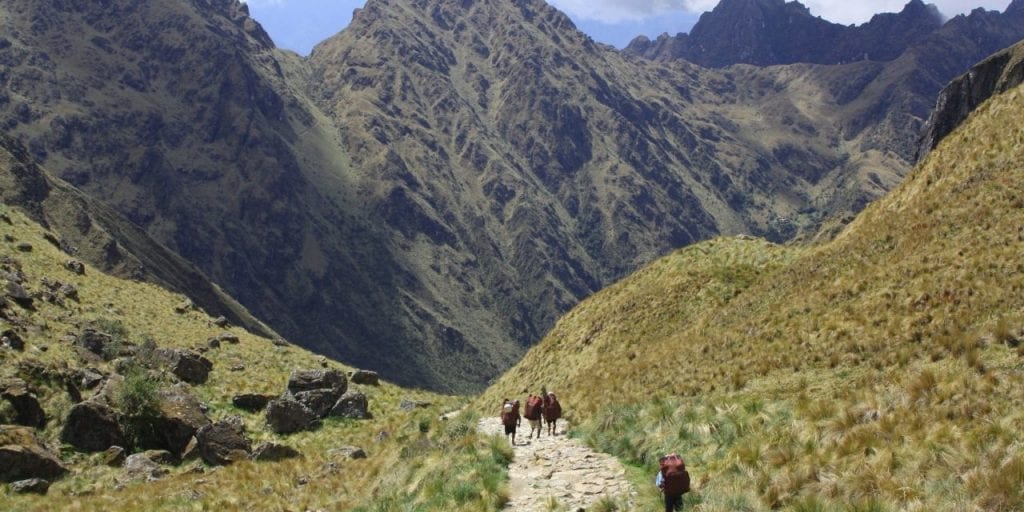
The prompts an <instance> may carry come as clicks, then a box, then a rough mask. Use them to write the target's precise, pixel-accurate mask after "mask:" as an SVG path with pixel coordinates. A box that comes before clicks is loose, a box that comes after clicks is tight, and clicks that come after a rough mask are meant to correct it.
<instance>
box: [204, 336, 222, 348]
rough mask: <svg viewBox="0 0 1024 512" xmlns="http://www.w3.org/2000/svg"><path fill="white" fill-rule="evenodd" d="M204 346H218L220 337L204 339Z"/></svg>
mask: <svg viewBox="0 0 1024 512" xmlns="http://www.w3.org/2000/svg"><path fill="white" fill-rule="evenodd" d="M206 346H207V347H209V348H220V338H210V339H208V340H206Z"/></svg>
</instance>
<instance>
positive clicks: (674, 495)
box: [654, 453, 690, 512]
mask: <svg viewBox="0 0 1024 512" xmlns="http://www.w3.org/2000/svg"><path fill="white" fill-rule="evenodd" d="M658 462H659V463H660V466H661V467H660V468H659V470H658V476H657V477H656V478H655V479H654V485H657V486H658V488H659V489H661V492H662V494H664V496H665V512H678V511H680V510H683V495H684V494H686V493H688V492H690V473H688V472H687V471H686V463H685V462H683V459H682V457H680V456H679V454H676V453H670V454H668V455H665V456H663V457H661V458H660V459H658Z"/></svg>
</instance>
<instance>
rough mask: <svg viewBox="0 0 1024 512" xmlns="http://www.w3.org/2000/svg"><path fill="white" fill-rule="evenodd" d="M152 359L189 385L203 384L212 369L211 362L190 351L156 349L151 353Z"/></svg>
mask: <svg viewBox="0 0 1024 512" xmlns="http://www.w3.org/2000/svg"><path fill="white" fill-rule="evenodd" d="M153 359H154V361H156V362H157V363H158V364H160V365H161V366H163V367H165V368H167V370H168V371H170V372H171V373H173V374H174V376H175V377H177V378H179V379H181V380H183V381H185V382H188V383H189V384H204V383H205V382H206V381H207V379H209V378H210V370H212V369H213V362H212V361H210V360H209V359H207V358H205V357H203V356H202V355H200V354H198V353H196V352H192V351H191V350H180V349H170V348H158V349H156V350H154V351H153Z"/></svg>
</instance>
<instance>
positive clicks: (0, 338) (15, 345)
mask: <svg viewBox="0 0 1024 512" xmlns="http://www.w3.org/2000/svg"><path fill="white" fill-rule="evenodd" d="M0 346H4V347H7V348H9V349H12V350H25V340H23V339H21V336H18V333H16V332H14V331H12V330H6V331H4V332H2V333H0Z"/></svg>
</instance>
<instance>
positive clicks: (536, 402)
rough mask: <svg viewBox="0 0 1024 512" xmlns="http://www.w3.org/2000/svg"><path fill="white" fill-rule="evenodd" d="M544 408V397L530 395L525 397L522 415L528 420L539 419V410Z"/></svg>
mask: <svg viewBox="0 0 1024 512" xmlns="http://www.w3.org/2000/svg"><path fill="white" fill-rule="evenodd" d="M543 408H544V399H542V398H541V397H539V396H534V395H530V398H527V399H526V411H525V412H524V413H523V416H524V417H525V418H526V419H528V420H539V419H540V415H541V411H542V410H543Z"/></svg>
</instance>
